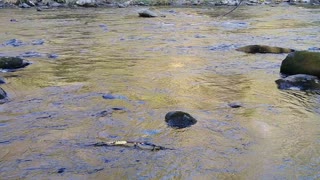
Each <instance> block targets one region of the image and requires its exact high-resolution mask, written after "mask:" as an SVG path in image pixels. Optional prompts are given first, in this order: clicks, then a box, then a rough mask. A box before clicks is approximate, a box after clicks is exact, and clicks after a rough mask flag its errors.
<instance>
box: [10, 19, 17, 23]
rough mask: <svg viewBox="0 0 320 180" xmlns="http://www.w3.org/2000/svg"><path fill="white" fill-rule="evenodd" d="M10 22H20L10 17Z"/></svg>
mask: <svg viewBox="0 0 320 180" xmlns="http://www.w3.org/2000/svg"><path fill="white" fill-rule="evenodd" d="M10 22H18V21H17V20H16V19H10Z"/></svg>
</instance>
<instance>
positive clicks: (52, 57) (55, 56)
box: [48, 54, 59, 59]
mask: <svg viewBox="0 0 320 180" xmlns="http://www.w3.org/2000/svg"><path fill="white" fill-rule="evenodd" d="M58 57H59V56H58V55H56V54H48V58H50V59H56V58H58Z"/></svg>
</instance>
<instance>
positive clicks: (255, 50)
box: [236, 45, 295, 54]
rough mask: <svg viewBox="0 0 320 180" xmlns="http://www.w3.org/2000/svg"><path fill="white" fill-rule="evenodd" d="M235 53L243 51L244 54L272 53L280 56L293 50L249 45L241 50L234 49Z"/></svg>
mask: <svg viewBox="0 0 320 180" xmlns="http://www.w3.org/2000/svg"><path fill="white" fill-rule="evenodd" d="M236 50H237V51H243V52H246V53H253V54H254V53H274V54H281V53H291V52H294V51H295V50H294V49H289V48H281V47H272V46H265V45H249V46H244V47H241V48H238V49H236Z"/></svg>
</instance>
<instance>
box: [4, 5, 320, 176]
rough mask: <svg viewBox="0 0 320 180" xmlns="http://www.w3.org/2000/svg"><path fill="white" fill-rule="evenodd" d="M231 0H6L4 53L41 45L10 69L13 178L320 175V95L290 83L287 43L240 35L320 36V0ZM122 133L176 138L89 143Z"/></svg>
mask: <svg viewBox="0 0 320 180" xmlns="http://www.w3.org/2000/svg"><path fill="white" fill-rule="evenodd" d="M230 8H231V7H230ZM230 8H194V9H191V8H158V9H157V12H161V13H163V14H165V15H166V18H155V19H145V18H139V17H138V16H137V11H138V10H140V9H141V8H140V7H134V8H126V9H99V8H97V9H72V10H70V9H65V10H58V11H53V10H48V11H42V12H36V11H35V10H34V9H33V10H18V9H16V10H12V9H11V10H8V9H4V10H0V27H1V28H0V56H18V55H20V56H32V57H26V59H27V60H28V61H30V62H31V63H32V64H31V65H30V66H27V67H26V68H24V69H19V70H17V71H15V72H5V71H3V72H0V76H2V77H3V78H4V79H5V81H6V84H2V85H1V87H2V88H3V89H4V90H5V91H6V92H7V93H8V96H9V102H7V103H5V104H1V105H0V179H21V178H23V179H319V178H320V173H319V172H320V95H319V94H317V93H313V92H302V91H292V90H288V91H283V90H279V89H277V86H276V84H275V82H274V81H275V80H277V79H279V78H280V77H281V75H280V74H279V69H280V65H281V61H282V60H283V59H284V58H285V57H286V54H280V55H275V54H245V53H243V52H238V51H236V50H235V48H237V47H240V46H245V45H251V44H262V45H271V46H280V47H287V48H293V49H298V50H307V49H309V48H314V47H318V48H319V42H320V18H319V17H320V9H308V8H302V7H296V6H279V7H270V6H261V7H240V8H239V9H237V10H236V11H234V12H233V13H232V14H231V15H229V16H227V17H223V18H221V17H217V16H218V15H221V14H223V13H225V12H227V11H228V10H230ZM11 39H16V40H18V41H19V42H20V44H19V43H18V44H17V46H11V45H10V44H7V43H6V42H8V41H9V40H11ZM26 52H29V53H27V54H26ZM30 52H32V53H30ZM50 55H51V56H53V57H54V58H50V57H49V56H50ZM35 56H36V57H35ZM107 93H111V94H114V95H118V96H119V97H120V98H118V99H104V98H102V96H103V95H104V94H107ZM230 102H239V103H241V104H242V107H241V108H230V107H229V106H228V103H230ZM112 108H117V109H120V110H113V111H111V109H112ZM173 110H182V111H185V112H188V113H190V114H191V115H192V116H193V117H195V118H196V119H197V120H198V122H197V123H196V124H195V125H193V126H191V127H189V128H185V129H172V128H170V127H168V126H167V124H166V123H165V121H164V116H165V114H166V113H167V112H169V111H173ZM106 111H108V112H110V113H109V114H106V113H105V112H106ZM114 140H132V141H147V142H151V143H154V144H157V145H161V146H165V147H169V148H173V149H174V150H162V151H148V150H140V149H135V148H128V147H94V146H87V145H88V144H92V143H95V142H101V141H104V142H106V141H114Z"/></svg>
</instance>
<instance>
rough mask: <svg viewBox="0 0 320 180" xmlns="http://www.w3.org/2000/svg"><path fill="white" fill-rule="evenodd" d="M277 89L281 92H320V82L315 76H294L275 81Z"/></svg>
mask: <svg viewBox="0 0 320 180" xmlns="http://www.w3.org/2000/svg"><path fill="white" fill-rule="evenodd" d="M276 83H277V85H278V88H279V89H282V90H301V91H306V90H311V91H313V90H320V80H319V79H318V77H316V76H312V75H307V74H296V75H292V76H288V77H286V78H283V79H278V80H276Z"/></svg>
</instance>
